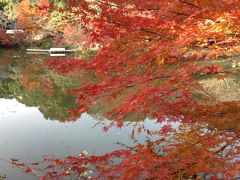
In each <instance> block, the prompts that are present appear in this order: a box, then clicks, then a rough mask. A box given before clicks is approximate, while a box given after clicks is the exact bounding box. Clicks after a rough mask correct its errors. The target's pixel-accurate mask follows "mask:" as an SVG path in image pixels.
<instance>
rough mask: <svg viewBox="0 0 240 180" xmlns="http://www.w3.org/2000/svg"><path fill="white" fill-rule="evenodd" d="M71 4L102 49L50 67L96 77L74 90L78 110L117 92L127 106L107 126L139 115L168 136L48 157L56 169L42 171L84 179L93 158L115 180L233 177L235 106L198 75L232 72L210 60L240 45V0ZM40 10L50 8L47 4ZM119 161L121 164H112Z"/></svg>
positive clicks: (120, 0)
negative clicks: (177, 124)
mask: <svg viewBox="0 0 240 180" xmlns="http://www.w3.org/2000/svg"><path fill="white" fill-rule="evenodd" d="M66 3H67V7H71V8H73V9H75V14H76V16H79V17H81V21H80V22H81V23H82V24H83V26H82V29H83V30H84V31H86V33H88V34H89V37H91V39H89V41H90V42H91V43H92V44H98V45H99V47H100V49H99V52H98V53H97V55H96V56H95V57H94V58H93V59H91V60H84V59H82V60H75V59H66V61H57V60H56V59H49V60H48V63H49V66H50V67H51V68H53V69H55V70H58V71H60V72H61V71H62V72H67V71H73V70H75V69H87V70H91V71H93V72H94V74H95V76H96V77H97V81H96V82H94V83H93V82H85V84H84V85H83V86H82V88H81V89H76V90H72V91H71V92H72V93H74V94H76V95H77V98H78V103H79V104H80V105H79V109H77V110H76V111H73V116H75V117H78V116H79V115H80V114H81V113H82V112H85V111H87V109H88V106H89V104H96V103H98V102H99V101H102V100H105V98H112V99H113V100H114V99H121V103H120V104H117V105H116V106H114V107H113V108H112V110H111V111H110V112H108V114H107V115H105V116H107V117H108V118H109V119H112V120H113V123H112V124H111V125H114V124H116V125H117V126H118V127H121V126H122V125H123V123H122V122H123V121H124V120H126V119H128V118H129V117H132V116H134V115H141V116H144V117H151V118H156V119H157V120H158V122H160V123H161V122H165V123H167V125H166V126H164V127H163V128H162V129H160V130H159V131H158V132H149V134H151V133H155V134H156V133H157V134H159V135H164V138H160V139H159V140H157V141H154V142H149V143H147V144H146V145H138V146H136V147H133V148H130V149H127V150H120V151H114V152H112V153H110V154H106V155H103V156H86V155H81V156H79V157H68V158H66V159H54V158H53V159H51V158H50V159H48V158H47V159H45V161H44V163H50V164H51V165H50V168H47V171H45V174H44V175H43V177H45V178H54V177H56V178H60V177H63V176H67V175H69V174H71V173H76V174H77V175H79V176H80V175H81V174H82V173H83V172H84V171H85V170H86V167H85V166H82V165H83V164H92V165H93V167H94V168H93V169H94V170H98V171H99V175H100V177H103V178H109V179H114V178H117V177H121V178H122V179H176V178H179V179H184V178H186V179H189V178H198V177H201V178H208V177H215V178H227V177H230V178H233V177H234V176H237V175H238V174H239V161H238V154H239V144H238V141H239V133H238V130H239V128H238V126H237V127H234V128H233V127H231V126H227V125H226V122H229V123H233V122H234V123H237V122H236V121H237V120H236V119H235V117H239V104H238V103H237V102H231V103H223V102H220V101H219V100H218V99H217V97H211V96H210V95H209V94H208V92H205V91H204V88H203V87H202V86H201V84H200V83H199V81H198V80H199V79H201V78H206V77H208V76H213V77H214V76H215V77H216V78H218V77H219V76H224V77H225V76H226V74H230V73H231V75H235V73H236V72H234V71H233V70H232V69H229V68H228V69H226V66H225V65H222V64H215V63H214V60H212V59H217V58H219V57H224V58H225V59H229V57H232V56H233V55H237V54H238V53H239V51H240V46H239V33H240V32H239V27H240V25H239V21H240V19H239V15H240V11H239V9H240V3H239V1H234V0H232V1H227V0H220V1H216V0H204V1H200V0H193V1H188V0H164V1H159V0H150V1H141V0H139V1H136V0H106V1H90V2H88V1H66ZM39 8H40V9H44V11H43V12H44V13H46V12H45V10H46V8H45V6H39ZM66 9H67V8H66ZM59 10H60V11H64V8H63V9H59ZM50 11H51V10H50ZM207 60H208V61H207ZM226 61H227V60H224V62H226ZM211 63H212V64H214V65H211ZM226 77H227V76H226ZM218 120H219V121H218ZM176 121H178V122H180V123H181V126H180V129H179V130H174V129H172V128H171V126H170V123H171V122H176ZM223 125H224V126H225V125H226V128H224V127H222V126H223ZM143 130H144V128H143ZM138 132H141V128H140V129H139V130H138ZM115 157H117V158H120V159H121V158H122V161H120V162H119V163H117V162H118V161H117V162H115V163H112V164H111V159H112V158H115ZM48 169H50V171H48ZM58 169H61V170H62V171H57V170H58ZM28 171H29V172H32V171H30V170H29V169H28ZM58 172H60V174H59V173H58Z"/></svg>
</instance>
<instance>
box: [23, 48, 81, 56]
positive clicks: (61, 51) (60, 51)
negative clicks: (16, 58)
mask: <svg viewBox="0 0 240 180" xmlns="http://www.w3.org/2000/svg"><path fill="white" fill-rule="evenodd" d="M75 51H77V49H72V50H71V49H66V48H50V49H27V54H49V55H50V56H66V54H65V53H70V52H75Z"/></svg>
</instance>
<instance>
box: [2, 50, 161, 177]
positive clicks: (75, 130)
mask: <svg viewBox="0 0 240 180" xmlns="http://www.w3.org/2000/svg"><path fill="white" fill-rule="evenodd" d="M43 58H45V57H41V56H33V55H27V54H25V51H24V50H21V49H20V50H19V49H18V50H17V49H1V50H0V176H4V175H6V176H7V179H11V180H15V179H16V180H21V179H22V180H28V179H36V177H34V176H31V175H29V174H24V173H23V172H22V171H21V169H18V168H13V166H12V165H11V164H9V163H8V161H11V158H16V159H19V160H20V161H23V162H34V161H39V160H41V158H42V156H44V155H55V156H58V157H65V156H68V155H78V154H79V153H80V152H82V151H86V152H88V153H89V154H104V153H107V152H111V151H113V150H116V149H119V148H122V146H121V145H120V144H125V145H127V146H131V145H133V144H134V142H136V141H133V140H132V139H131V138H130V136H131V132H132V129H133V126H124V127H123V128H121V129H119V128H114V127H113V128H111V129H110V130H109V131H108V132H107V133H106V132H103V129H102V127H100V126H96V127H94V128H93V126H94V125H95V124H96V123H97V122H98V121H99V120H98V118H96V117H95V116H94V115H91V114H86V113H84V114H82V115H81V117H80V118H79V119H77V121H75V122H64V121H62V120H63V118H64V117H65V116H66V110H67V109H68V108H71V107H73V106H74V101H75V99H74V97H69V96H67V93H66V91H67V89H69V88H71V87H73V84H74V82H75V81H74V80H73V82H71V81H69V79H67V80H66V79H65V78H66V77H60V76H57V75H55V74H52V73H51V72H50V71H49V70H48V69H47V68H46V67H45V66H44V65H43V63H42V59H43ZM126 123H127V122H126ZM142 123H143V124H145V126H146V127H147V128H149V129H151V130H154V129H157V128H159V125H156V124H155V121H153V120H147V119H146V120H145V121H144V122H142ZM147 138H148V135H147V134H146V133H141V134H140V135H139V136H138V137H137V140H138V142H141V143H144V141H145V140H146V139H147ZM0 179H1V178H0Z"/></svg>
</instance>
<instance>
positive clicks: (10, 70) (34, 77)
mask: <svg viewBox="0 0 240 180" xmlns="http://www.w3.org/2000/svg"><path fill="white" fill-rule="evenodd" d="M7 58H8V59H3V60H5V61H9V59H10V58H9V57H7ZM21 58H23V59H21ZM0 71H1V77H0V78H1V81H0V97H1V98H7V99H12V98H15V99H17V100H18V101H19V102H21V103H23V104H25V105H26V106H30V107H38V109H39V110H40V111H41V112H42V113H43V115H44V117H45V118H46V119H57V120H60V119H65V118H67V117H68V114H67V113H66V111H67V109H69V108H73V107H74V104H75V97H74V96H68V95H67V89H69V88H73V87H74V84H76V83H75V81H76V80H74V78H73V77H72V78H71V77H67V76H61V75H57V74H54V73H51V72H49V71H48V70H47V69H46V67H45V66H44V65H43V63H42V62H41V61H40V60H39V59H38V58H35V59H33V60H31V59H30V58H26V57H19V58H15V60H13V61H12V62H10V63H9V64H6V65H5V66H2V67H1V69H0Z"/></svg>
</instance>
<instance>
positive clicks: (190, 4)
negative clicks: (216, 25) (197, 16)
mask: <svg viewBox="0 0 240 180" xmlns="http://www.w3.org/2000/svg"><path fill="white" fill-rule="evenodd" d="M179 1H180V2H181V3H183V4H186V5H189V6H192V7H195V8H198V9H199V8H200V7H199V6H197V5H195V4H193V3H190V2H186V1H184V0H179Z"/></svg>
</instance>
